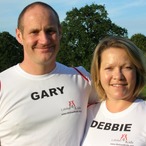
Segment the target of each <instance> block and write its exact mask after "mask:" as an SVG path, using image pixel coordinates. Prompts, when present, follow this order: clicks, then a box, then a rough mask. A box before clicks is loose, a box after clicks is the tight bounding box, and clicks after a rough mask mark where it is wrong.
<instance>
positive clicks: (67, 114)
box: [0, 2, 94, 146]
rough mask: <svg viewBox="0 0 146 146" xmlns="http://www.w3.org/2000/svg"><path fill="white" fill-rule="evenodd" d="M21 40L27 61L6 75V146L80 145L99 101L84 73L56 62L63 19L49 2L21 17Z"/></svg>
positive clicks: (2, 111)
mask: <svg viewBox="0 0 146 146" xmlns="http://www.w3.org/2000/svg"><path fill="white" fill-rule="evenodd" d="M16 38H17V40H18V42H19V43H21V44H22V45H23V49H24V60H23V61H22V62H21V63H20V64H17V65H15V66H13V67H11V68H9V69H7V70H6V71H4V72H2V73H1V74H0V86H1V88H0V142H1V146H80V143H81V140H82V137H83V132H84V126H85V122H86V108H87V104H88V103H92V99H94V97H93V96H92V95H91V94H92V87H91V81H90V78H89V74H88V72H86V71H85V69H84V68H82V67H78V69H79V70H80V71H79V70H78V69H77V70H76V69H74V68H69V67H67V66H65V65H63V64H60V63H58V62H56V55H57V53H58V51H59V47H60V39H61V25H60V22H59V17H58V14H57V13H56V11H55V10H54V9H53V8H52V7H50V6H49V5H47V4H45V3H43V2H34V3H32V4H30V5H28V6H27V7H25V8H24V9H23V11H22V12H21V14H20V15H19V18H18V28H17V29H16ZM89 97H90V99H91V101H89Z"/></svg>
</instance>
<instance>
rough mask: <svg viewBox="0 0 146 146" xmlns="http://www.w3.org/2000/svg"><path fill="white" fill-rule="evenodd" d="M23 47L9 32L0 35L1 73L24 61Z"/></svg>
mask: <svg viewBox="0 0 146 146" xmlns="http://www.w3.org/2000/svg"><path fill="white" fill-rule="evenodd" d="M22 58H23V51H22V46H21V45H20V44H19V43H18V42H17V40H16V39H15V37H13V36H12V35H10V34H9V33H8V32H2V33H0V72H1V71H3V70H5V69H7V68H8V67H10V66H12V65H15V64H17V63H18V62H20V61H22Z"/></svg>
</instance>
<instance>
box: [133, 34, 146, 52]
mask: <svg viewBox="0 0 146 146" xmlns="http://www.w3.org/2000/svg"><path fill="white" fill-rule="evenodd" d="M130 40H131V41H132V42H133V43H134V44H135V45H137V46H138V47H139V48H140V49H141V50H142V51H144V52H145V53H146V36H145V35H143V34H141V33H137V34H134V35H133V36H131V38H130Z"/></svg>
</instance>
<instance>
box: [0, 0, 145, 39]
mask: <svg viewBox="0 0 146 146" xmlns="http://www.w3.org/2000/svg"><path fill="white" fill-rule="evenodd" d="M34 1H35V0H0V32H3V31H7V32H9V33H10V34H11V35H13V36H15V29H16V27H17V18H18V16H19V13H20V12H21V11H22V9H23V8H24V7H25V6H27V5H28V4H30V3H32V2H34ZM40 1H42V2H46V3H48V4H49V5H51V6H52V7H53V8H54V9H55V10H56V11H57V13H58V15H59V17H60V21H63V20H64V18H65V17H66V12H68V11H71V10H72V9H73V8H78V9H80V8H81V7H84V6H85V5H91V4H98V5H105V9H106V11H107V12H108V17H109V18H110V20H111V21H112V22H113V23H115V24H116V25H118V26H120V27H122V28H125V29H127V31H128V37H129V38H130V37H131V36H132V35H134V34H137V33H141V34H143V35H145V36H146V0H40Z"/></svg>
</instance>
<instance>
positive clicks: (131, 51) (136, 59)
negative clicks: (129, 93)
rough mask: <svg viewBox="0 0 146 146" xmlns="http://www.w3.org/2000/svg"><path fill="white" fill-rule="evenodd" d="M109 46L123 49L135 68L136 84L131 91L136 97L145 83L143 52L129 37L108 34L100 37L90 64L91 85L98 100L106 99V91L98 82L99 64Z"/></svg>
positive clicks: (145, 66)
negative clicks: (102, 37) (108, 35)
mask: <svg viewBox="0 0 146 146" xmlns="http://www.w3.org/2000/svg"><path fill="white" fill-rule="evenodd" d="M110 47H114V48H121V49H124V50H125V51H126V52H127V54H128V56H129V59H130V60H131V62H132V63H133V65H134V66H135V68H136V85H135V90H134V93H133V96H134V97H137V96H138V95H139V93H140V92H141V90H142V88H143V87H144V85H145V83H146V82H145V81H146V80H145V79H146V61H145V56H144V54H143V52H142V51H141V50H140V49H139V48H138V47H137V46H136V45H135V44H134V43H133V42H131V41H130V40H129V39H127V38H122V37H117V36H110V37H106V38H104V39H102V40H101V41H100V42H99V44H98V45H97V47H96V48H95V51H94V54H93V59H92V64H91V77H92V82H93V86H94V87H95V89H96V91H97V94H98V96H99V99H100V100H105V99H106V93H105V91H104V89H103V87H102V85H101V82H100V74H99V72H100V64H101V55H102V52H103V51H104V50H106V49H109V48H110Z"/></svg>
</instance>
